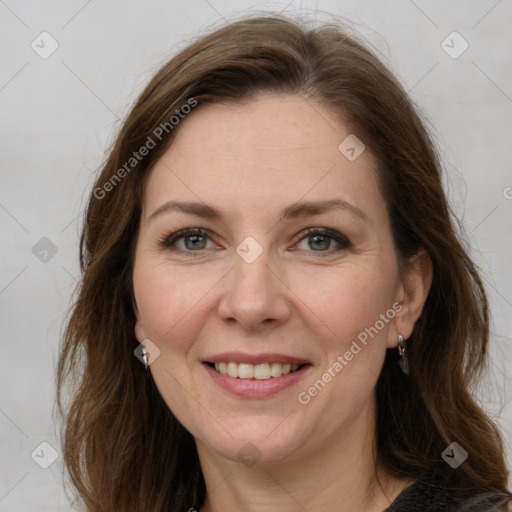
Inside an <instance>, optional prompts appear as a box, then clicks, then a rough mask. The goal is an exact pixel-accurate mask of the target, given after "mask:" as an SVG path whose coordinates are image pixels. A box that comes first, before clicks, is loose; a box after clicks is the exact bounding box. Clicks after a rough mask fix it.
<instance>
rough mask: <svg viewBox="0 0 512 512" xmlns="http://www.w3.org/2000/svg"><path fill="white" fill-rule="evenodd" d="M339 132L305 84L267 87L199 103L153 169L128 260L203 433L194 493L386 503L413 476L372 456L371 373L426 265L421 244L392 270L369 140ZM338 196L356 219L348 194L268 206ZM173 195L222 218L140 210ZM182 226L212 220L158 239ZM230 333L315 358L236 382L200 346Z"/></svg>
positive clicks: (238, 342) (229, 499)
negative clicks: (316, 211) (173, 238)
mask: <svg viewBox="0 0 512 512" xmlns="http://www.w3.org/2000/svg"><path fill="white" fill-rule="evenodd" d="M350 133H351V131H350V128H349V127H348V126H346V125H345V124H343V123H341V122H340V121H339V119H337V118H335V117H334V116H333V115H332V114H331V113H330V112H329V111H328V110H327V109H325V107H322V106H320V105H318V104H315V103H314V102H312V101H311V100H307V101H306V100H305V99H303V98H302V97H300V96H276V95H269V94H265V95H263V94H262V95H259V96H257V97H256V98H253V99H252V100H251V101H249V102H247V103H246V104H216V105H205V106H201V107H198V108H197V109H195V110H194V112H193V113H192V114H191V115H189V116H188V117H187V118H186V119H185V120H184V121H182V124H180V126H179V131H178V133H177V136H176V139H175V140H174V142H173V144H172V146H171V147H170V148H169V149H168V150H167V151H166V153H165V154H164V155H163V156H162V158H161V159H160V160H159V161H158V163H157V164H156V166H155V167H154V168H153V170H152V171H151V175H150V177H149V181H148V185H147V188H146V193H145V199H144V205H143V212H142V218H141V227H140V232H139V237H138V240H137V249H136V257H135V267H134V275H133V281H134V291H135V300H136V306H135V313H136V317H137V322H136V328H135V334H136V336H137V339H138V340H139V342H142V341H143V340H145V339H150V340H151V341H152V342H153V343H154V344H155V345H156V346H157V347H158V348H159V350H160V355H159V357H158V358H156V359H155V360H154V362H152V364H151V366H150V370H151V373H152V376H153V378H154V379H155V382H156V384H157V386H158V389H159V391H160V393H161V394H162V396H163V398H164V400H165V401H166V403H167V404H168V406H169V407H170V409H171V410H172V411H173V413H174V414H175V415H176V417H177V418H178V420H179V421H180V422H181V423H182V424H183V425H184V426H185V428H186V429H187V430H188V431H189V432H191V433H192V435H193V436H194V437H195V439H196V444H197V447H198V452H199V457H200V460H201V466H202V469H203V474H204V476H205V480H206V483H207V489H208V496H207V499H206V503H205V505H204V507H203V508H202V510H203V511H211V510H247V511H252V510H258V511H266V510H277V509H278V508H277V507H278V506H281V507H284V508H283V510H290V511H292V510H303V508H302V507H304V508H305V509H307V510H324V511H330V510H332V511H334V510H336V511H337V512H340V511H342V512H343V511H349V510H350V511H352V512H353V511H358V510H366V511H372V510H375V511H381V510H383V509H384V508H385V507H387V506H388V505H389V503H390V502H391V501H392V500H393V499H394V498H395V497H396V496H397V495H398V494H399V492H401V491H402V490H403V488H404V487H405V486H406V485H407V484H408V483H410V482H408V481H407V480H398V479H394V478H391V477H390V476H389V475H387V473H386V472H385V471H384V470H383V469H382V468H375V464H374V462H373V457H372V446H373V442H374V430H375V416H374V407H375V396H374V388H375V384H376V382H377V378H378V375H379V372H380V369H381V367H382V364H383V361H384V357H385V354H386V350H387V349H389V348H393V347H396V345H397V334H398V333H399V332H400V333H401V334H402V335H403V336H404V338H405V339H407V338H408V337H409V336H410V334H411V332H412V329H413V326H414V322H415V321H416V319H417V318H418V316H419V315H420V313H421V309H422V307H423V304H424V301H425V299H426V296H427V294H428V290H429V286H430V282H431V267H430V262H429V261H428V258H425V257H418V258H416V259H415V260H414V261H413V263H412V264H411V265H410V266H408V267H407V269H402V271H401V272H400V271H399V267H398V262H397V255H396V252H395V248H394V245H393V241H392V235H391V231H390V225H389V219H388V213H387V208H386V204H385V201H384V199H383V197H382V195H381V193H380V191H379V188H378V186H377V179H376V162H375V161H374V158H373V157H372V155H371V153H370V151H369V149H368V148H367V149H366V150H365V151H364V152H363V153H362V154H361V155H360V156H359V157H358V158H357V159H356V160H355V161H349V160H348V159H347V158H346V157H345V156H344V155H343V154H342V153H341V152H340V151H339V150H338V145H339V144H340V142H341V141H343V140H344V139H345V138H346V137H347V136H348V135H349V134H350ZM336 198H337V199H343V200H344V201H347V202H348V203H350V204H351V205H353V206H355V207H357V208H358V209H360V210H361V211H362V212H363V214H364V216H365V217H366V221H365V220H363V219H361V218H360V217H359V216H358V215H355V214H354V213H352V212H351V211H350V210H348V209H343V210H332V211H329V212H327V213H322V214H320V215H307V216H304V217H299V218H294V219H288V220H281V221H280V220H279V215H280V213H281V210H283V209H284V208H286V207H287V206H290V205H292V204H294V203H296V202H297V201H299V200H303V201H320V200H329V199H336ZM169 200H179V201H193V202H203V203H207V204H209V205H212V206H214V207H216V208H217V209H219V210H220V211H221V212H222V214H223V219H222V220H214V219H207V218H200V217H197V216H195V215H192V214H188V213H184V212H179V211H167V212H162V213H160V214H157V215H154V216H153V217H151V215H152V214H153V212H155V211H156V210H157V209H158V208H160V207H161V206H162V205H163V204H164V203H166V202H167V201H169ZM150 217H151V218H150ZM185 228H202V229H203V230H205V231H207V232H208V236H209V238H206V239H205V240H203V239H199V243H198V245H199V246H200V247H201V249H200V250H197V249H195V250H194V247H195V246H194V244H193V243H191V242H193V241H191V240H190V239H189V240H188V241H187V239H184V238H181V239H180V240H178V241H177V242H176V243H175V245H174V247H175V248H176V249H181V252H180V251H179V250H175V251H173V250H172V248H171V247H165V246H162V244H161V240H165V239H166V238H168V236H169V235H170V234H172V233H174V232H176V231H178V230H181V229H185ZM306 228H328V229H331V230H334V231H337V232H339V233H341V234H343V235H344V236H345V237H347V238H348V239H349V241H350V246H348V247H344V246H342V245H341V246H340V245H339V244H338V243H337V242H336V240H334V239H332V238H327V239H319V241H317V242H316V245H315V240H312V238H313V237H314V236H315V234H313V236H311V235H308V234H307V233H304V230H305V229H306ZM296 235H299V237H300V238H302V240H299V239H297V238H295V237H296ZM248 236H250V237H252V238H254V239H255V240H256V241H257V243H258V244H259V245H260V246H261V248H262V251H263V252H262V253H261V255H259V257H257V258H256V259H255V260H254V261H253V262H252V263H247V262H246V261H244V259H243V258H241V257H240V256H239V255H238V254H237V252H236V250H235V249H236V248H237V246H239V244H240V243H241V242H242V241H243V240H244V239H245V238H246V237H248ZM308 237H309V242H308ZM329 241H330V246H329ZM196 242H197V240H196ZM185 244H187V245H185ZM326 247H327V248H326ZM338 248H339V249H340V250H337V249H338ZM185 251H188V252H187V253H185ZM393 304H399V305H400V312H399V313H397V314H396V315H393V316H394V317H393V318H392V319H391V320H389V321H388V322H386V323H385V325H384V327H383V328H382V329H380V330H379V332H378V334H377V335H375V336H374V337H373V338H369V342H368V344H367V345H366V346H363V345H361V346H362V349H361V351H360V352H358V353H357V354H356V355H355V356H354V358H353V359H352V360H351V361H350V362H348V364H347V365H346V366H345V367H344V368H343V369H342V371H340V372H338V373H336V376H335V377H334V378H332V379H331V381H330V382H328V383H327V384H326V385H325V387H324V388H323V389H322V390H321V391H320V392H318V394H317V395H316V396H314V397H312V398H311V400H310V401H309V403H307V404H302V403H300V402H299V400H298V398H297V397H298V394H299V393H300V392H303V391H307V390H308V388H310V387H311V386H312V385H313V383H314V382H315V381H317V380H318V379H321V378H322V374H323V373H324V372H325V371H326V370H327V369H328V368H329V367H332V366H333V363H334V362H335V361H336V360H337V357H338V356H340V355H341V356H343V354H345V352H346V351H347V350H348V349H349V348H350V346H351V343H352V341H353V340H355V339H357V336H358V335H359V334H360V333H361V332H362V331H364V329H365V328H369V327H370V326H374V325H375V324H376V321H377V320H379V318H380V315H382V314H386V312H388V311H390V310H393V308H392V305H393ZM390 316H391V315H390ZM226 351H241V352H245V353H249V354H258V353H263V352H278V353H280V354H288V355H292V356H295V357H299V358H302V359H306V360H308V361H309V362H310V363H311V367H310V368H309V369H308V370H307V372H305V373H304V375H303V377H301V378H300V379H299V380H298V382H296V383H295V384H294V385H292V386H291V387H289V388H287V389H285V390H283V391H281V392H280V393H278V394H277V395H275V396H272V397H268V398H264V399H247V398H239V397H234V396H232V395H230V394H229V393H227V392H226V391H224V390H223V389H221V388H220V387H219V386H218V385H217V384H215V383H214V382H213V380H212V379H211V377H210V375H209V374H208V373H207V372H206V370H205V368H204V365H203V363H202V361H204V360H205V359H207V358H208V356H210V357H211V356H213V355H215V354H219V353H222V352H226ZM246 443H251V446H254V447H255V448H256V449H257V451H256V450H255V452H254V453H257V457H259V460H258V461H257V463H256V464H255V465H252V466H250V467H249V465H245V464H244V463H243V462H241V461H240V460H239V459H238V457H237V454H238V452H239V450H240V449H241V448H242V447H243V446H244V445H246ZM255 456H256V455H255ZM376 473H377V475H378V477H379V480H380V483H381V485H382V487H383V489H381V487H380V486H379V485H378V484H377V482H376Z"/></svg>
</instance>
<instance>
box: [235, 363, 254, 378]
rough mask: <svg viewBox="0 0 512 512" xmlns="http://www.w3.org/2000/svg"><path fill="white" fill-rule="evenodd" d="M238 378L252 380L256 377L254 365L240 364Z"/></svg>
mask: <svg viewBox="0 0 512 512" xmlns="http://www.w3.org/2000/svg"><path fill="white" fill-rule="evenodd" d="M238 376H239V377H240V378H241V379H252V378H253V377H254V365H253V364H243V363H242V364H239V365H238Z"/></svg>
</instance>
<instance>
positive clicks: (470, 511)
mask: <svg viewBox="0 0 512 512" xmlns="http://www.w3.org/2000/svg"><path fill="white" fill-rule="evenodd" d="M508 510H509V509H508V508H507V500H506V498H504V497H502V496H500V495H498V494H494V493H485V494H482V495H471V496H461V494H460V492H458V493H457V492H456V489H453V488H448V487H445V486H444V485H443V484H442V482H441V481H440V480H438V479H436V478H435V477H434V476H432V475H423V476H422V477H420V478H418V479H417V480H415V481H414V483H412V484H411V485H409V487H407V488H406V489H405V490H404V491H402V493H401V494H399V495H398V497H397V498H396V499H395V500H394V501H393V503H392V504H391V505H390V506H389V507H388V508H387V509H386V510H385V511H384V512H507V511H508Z"/></svg>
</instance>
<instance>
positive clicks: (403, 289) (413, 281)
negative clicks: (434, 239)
mask: <svg viewBox="0 0 512 512" xmlns="http://www.w3.org/2000/svg"><path fill="white" fill-rule="evenodd" d="M432 277H433V271H432V260H431V259H430V256H429V254H428V253H427V251H425V250H424V249H421V250H420V251H419V252H418V253H417V254H416V255H415V256H413V257H412V258H411V259H410V260H409V262H408V263H407V266H406V268H404V270H403V271H402V276H401V278H400V285H399V287H398V292H397V299H396V301H397V302H398V303H399V304H400V305H401V306H402V309H401V310H400V311H399V312H398V313H397V314H396V316H395V322H394V326H395V329H396V332H391V331H392V329H390V338H391V339H389V340H388V347H389V348H393V347H396V346H397V344H398V340H397V338H398V334H401V335H402V336H403V337H404V339H405V340H407V339H408V338H409V337H410V336H411V334H412V331H413V329H414V324H415V323H416V320H418V318H419V317H420V315H421V312H422V311H423V306H424V305H425V301H426V300H427V297H428V293H429V291H430V287H431V285H432Z"/></svg>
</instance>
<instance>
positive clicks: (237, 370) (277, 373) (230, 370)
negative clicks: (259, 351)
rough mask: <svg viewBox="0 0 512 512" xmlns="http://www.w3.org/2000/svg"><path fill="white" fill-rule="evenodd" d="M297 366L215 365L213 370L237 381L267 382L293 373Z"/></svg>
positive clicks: (272, 364)
mask: <svg viewBox="0 0 512 512" xmlns="http://www.w3.org/2000/svg"><path fill="white" fill-rule="evenodd" d="M299 366H300V365H298V364H281V363H259V364H248V363H235V362H234V361H229V362H228V363H225V362H222V363H215V369H216V370H217V371H218V372H219V373H222V374H223V375H229V376H230V377H235V378H236V377H238V378H239V379H258V380H268V379H270V378H273V377H281V375H287V374H288V373H293V372H294V371H296V370H297V369H298V368H299Z"/></svg>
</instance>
